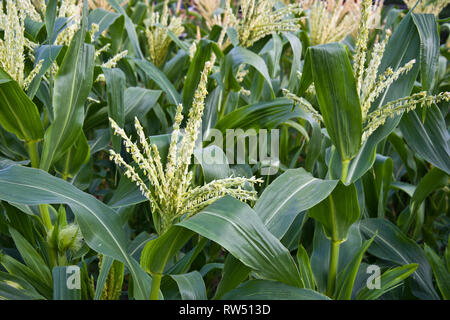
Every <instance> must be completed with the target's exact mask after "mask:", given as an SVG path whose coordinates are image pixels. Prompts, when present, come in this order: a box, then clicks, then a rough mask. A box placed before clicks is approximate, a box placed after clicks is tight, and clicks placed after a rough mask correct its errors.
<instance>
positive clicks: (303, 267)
mask: <svg viewBox="0 0 450 320" xmlns="http://www.w3.org/2000/svg"><path fill="white" fill-rule="evenodd" d="M297 262H298V269H299V271H300V275H301V277H302V281H303V284H304V286H305V288H306V289H311V290H314V288H315V283H314V276H313V273H312V270H311V263H310V261H309V256H308V253H307V252H306V250H305V248H303V246H302V245H301V244H300V245H299V246H298V249H297Z"/></svg>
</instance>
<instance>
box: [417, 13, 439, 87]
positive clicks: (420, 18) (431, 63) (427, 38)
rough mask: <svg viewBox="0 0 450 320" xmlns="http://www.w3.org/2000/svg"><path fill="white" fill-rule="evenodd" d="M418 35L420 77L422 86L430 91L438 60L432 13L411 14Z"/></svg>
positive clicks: (436, 31)
mask: <svg viewBox="0 0 450 320" xmlns="http://www.w3.org/2000/svg"><path fill="white" fill-rule="evenodd" d="M412 20H413V22H414V24H415V25H416V27H417V31H418V32H419V36H420V78H421V82H422V87H423V88H424V89H425V90H427V91H429V92H431V91H432V90H433V88H434V85H435V81H436V72H437V67H438V61H439V45H440V39H439V33H438V28H437V24H436V18H435V16H434V14H431V13H429V14H413V15H412Z"/></svg>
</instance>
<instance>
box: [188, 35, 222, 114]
mask: <svg viewBox="0 0 450 320" xmlns="http://www.w3.org/2000/svg"><path fill="white" fill-rule="evenodd" d="M214 45H215V46H216V47H217V44H216V43H215V42H212V41H210V40H204V39H203V40H200V42H198V43H197V51H196V52H195V55H194V58H193V59H192V61H191V63H190V65H189V69H188V72H187V75H186V80H185V81H184V86H183V109H184V111H185V112H186V113H187V112H188V111H189V110H190V109H191V106H192V101H193V100H194V93H195V91H196V90H197V87H198V84H199V82H200V78H201V74H202V70H203V68H204V67H205V63H206V62H207V61H209V60H210V59H211V52H212V49H213V46H214ZM217 49H218V48H217ZM219 50H220V49H219Z"/></svg>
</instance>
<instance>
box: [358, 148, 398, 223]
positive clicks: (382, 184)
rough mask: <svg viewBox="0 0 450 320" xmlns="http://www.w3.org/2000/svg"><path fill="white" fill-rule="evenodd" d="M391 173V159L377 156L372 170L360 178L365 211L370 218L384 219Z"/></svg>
mask: <svg viewBox="0 0 450 320" xmlns="http://www.w3.org/2000/svg"><path fill="white" fill-rule="evenodd" d="M392 172H393V162H392V159H391V158H389V157H385V156H382V155H379V154H377V155H376V159H375V163H374V166H373V169H372V170H369V171H368V172H367V173H366V174H365V175H364V176H363V177H362V183H363V187H364V199H365V204H366V209H367V211H368V213H369V216H371V217H379V218H383V217H384V210H385V206H386V202H387V196H388V192H389V187H390V184H391V180H392Z"/></svg>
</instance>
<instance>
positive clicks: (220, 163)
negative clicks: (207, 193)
mask: <svg viewBox="0 0 450 320" xmlns="http://www.w3.org/2000/svg"><path fill="white" fill-rule="evenodd" d="M194 157H195V159H196V160H197V161H198V162H199V163H200V165H201V168H202V172H203V177H204V179H205V182H206V183H209V182H211V181H213V180H218V179H224V178H228V177H229V176H230V168H229V165H228V159H227V157H226V155H225V153H224V152H223V150H222V149H220V148H219V147H218V146H215V145H210V146H208V147H206V148H202V149H195V150H194Z"/></svg>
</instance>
